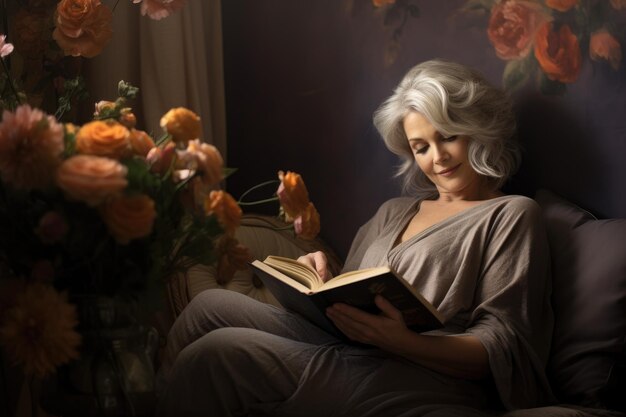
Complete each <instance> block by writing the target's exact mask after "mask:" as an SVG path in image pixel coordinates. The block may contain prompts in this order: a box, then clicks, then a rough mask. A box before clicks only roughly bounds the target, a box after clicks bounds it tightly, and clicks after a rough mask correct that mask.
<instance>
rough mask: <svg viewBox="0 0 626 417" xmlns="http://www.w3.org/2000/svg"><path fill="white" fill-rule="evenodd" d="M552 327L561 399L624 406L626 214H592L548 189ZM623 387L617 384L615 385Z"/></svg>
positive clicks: (553, 373)
mask: <svg viewBox="0 0 626 417" xmlns="http://www.w3.org/2000/svg"><path fill="white" fill-rule="evenodd" d="M535 200H536V201H537V202H538V203H539V205H540V206H541V207H542V209H543V213H544V218H545V220H546V227H547V231H548V238H549V242H550V249H551V256H552V268H553V270H552V273H553V296H552V300H553V308H554V314H555V328H554V337H553V342H552V353H551V357H550V361H549V363H548V373H549V377H550V378H551V381H552V384H553V388H554V391H555V393H556V394H557V396H559V399H560V400H561V401H565V402H570V403H576V404H583V405H588V406H594V407H606V408H620V409H621V408H623V406H624V399H623V394H626V392H620V391H623V389H624V388H623V387H624V386H626V385H623V384H624V360H625V352H626V350H625V349H626V219H610V220H598V219H596V218H595V217H594V216H593V215H591V214H590V213H589V212H587V211H585V210H583V209H581V208H580V207H577V206H576V205H574V204H572V203H570V202H568V201H566V200H564V199H562V198H560V197H558V196H556V195H555V194H553V193H551V192H549V191H547V190H540V191H539V192H538V193H537V195H536V197H535ZM620 386H621V387H620Z"/></svg>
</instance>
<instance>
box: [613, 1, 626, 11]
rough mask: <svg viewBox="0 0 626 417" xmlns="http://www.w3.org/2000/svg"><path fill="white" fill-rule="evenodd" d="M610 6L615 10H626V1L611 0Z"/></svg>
mask: <svg viewBox="0 0 626 417" xmlns="http://www.w3.org/2000/svg"><path fill="white" fill-rule="evenodd" d="M611 6H613V8H614V9H617V10H620V9H626V0H611Z"/></svg>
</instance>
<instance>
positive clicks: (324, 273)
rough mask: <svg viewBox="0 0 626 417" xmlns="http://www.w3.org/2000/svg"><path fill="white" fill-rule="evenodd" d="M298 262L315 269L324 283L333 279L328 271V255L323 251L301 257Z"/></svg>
mask: <svg viewBox="0 0 626 417" xmlns="http://www.w3.org/2000/svg"><path fill="white" fill-rule="evenodd" d="M297 261H298V262H302V263H303V264H305V265H308V266H310V267H311V268H313V269H315V270H316V271H317V273H318V274H319V276H320V277H321V278H322V281H324V282H326V281H328V280H329V279H331V278H332V277H333V276H332V275H331V274H330V271H329V270H328V259H326V254H325V253H324V252H322V251H317V252H312V253H307V254H306V255H303V256H301V257H299V258H298V259H297Z"/></svg>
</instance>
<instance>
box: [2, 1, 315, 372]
mask: <svg viewBox="0 0 626 417" xmlns="http://www.w3.org/2000/svg"><path fill="white" fill-rule="evenodd" d="M133 3H140V4H139V6H140V7H141V9H140V10H141V13H142V14H145V15H147V16H149V17H150V18H153V19H161V18H163V17H166V16H168V15H169V14H170V13H172V12H174V11H176V10H178V9H180V8H181V7H182V6H183V5H184V3H185V1H184V0H143V1H142V0H133ZM116 4H117V3H116ZM14 5H15V6H16V8H14V9H12V10H11V11H12V12H15V14H14V15H12V23H13V24H14V27H13V29H15V30H14V32H15V36H14V39H15V40H16V43H15V45H16V46H15V47H14V45H13V44H12V43H10V42H9V41H8V39H7V37H6V36H5V35H3V34H1V33H0V64H1V65H2V70H0V111H1V112H2V114H1V119H0V286H1V288H0V345H2V346H3V347H4V348H5V351H6V352H7V354H8V356H9V357H10V358H11V359H12V360H13V361H15V362H17V363H21V364H22V365H23V367H24V370H25V372H26V374H29V375H33V376H37V377H44V376H46V375H48V374H50V373H52V372H54V371H55V370H56V368H57V367H58V366H59V365H61V364H64V363H67V362H69V361H70V360H72V359H74V358H77V357H78V356H79V346H80V345H81V336H83V335H81V327H80V326H79V324H80V323H79V320H80V318H79V315H78V314H77V309H76V307H75V303H76V302H77V300H80V299H81V297H93V296H107V297H113V296H115V297H118V298H119V297H124V298H128V297H131V298H136V297H137V296H138V295H139V294H142V293H145V292H149V291H152V292H153V293H154V292H155V291H158V292H159V293H160V292H162V291H163V288H164V282H165V280H167V278H168V277H171V276H173V275H174V274H176V273H179V272H183V271H186V270H187V269H188V268H189V267H190V266H191V265H194V264H207V265H208V264H215V265H216V266H217V270H218V275H219V276H220V277H221V279H222V280H223V281H227V280H228V279H229V277H232V275H233V274H234V273H235V271H236V270H238V269H242V268H246V267H247V262H248V261H249V260H250V255H249V252H248V250H247V249H246V248H245V247H244V246H242V245H241V244H239V242H238V241H237V239H236V238H235V230H236V228H237V227H238V225H239V222H240V217H241V214H242V211H241V208H240V205H241V206H243V205H247V204H254V203H255V202H251V203H248V202H246V203H244V202H242V201H241V200H242V198H243V197H244V196H243V195H242V198H241V199H240V200H239V201H236V200H235V199H234V198H233V197H232V196H231V195H230V194H228V193H227V192H225V191H224V190H222V189H221V188H220V186H221V184H222V181H223V180H224V179H225V178H226V177H227V176H228V175H230V174H231V173H232V172H233V171H234V170H230V169H227V168H225V167H224V164H223V160H222V156H221V155H220V153H219V152H218V150H217V149H216V148H215V147H214V146H211V145H209V144H207V143H204V142H203V141H202V132H201V124H200V118H199V116H198V115H196V114H195V113H194V112H192V111H190V110H188V109H186V108H175V109H172V110H170V111H169V112H167V113H166V114H165V115H163V117H162V119H161V123H160V124H161V127H162V128H163V134H162V135H161V136H160V137H158V138H157V137H156V136H152V135H150V134H148V133H147V132H145V131H142V130H140V129H138V128H137V126H136V117H135V115H134V113H133V110H132V108H131V107H130V106H129V101H130V100H132V99H133V98H135V96H136V95H137V93H138V91H137V88H135V87H133V86H132V85H129V84H127V83H125V82H123V81H122V82H120V84H119V86H118V95H119V97H118V98H117V99H116V100H114V101H100V102H98V103H97V104H96V105H95V112H94V116H93V120H91V121H89V122H87V123H84V124H82V126H78V125H74V124H72V123H63V122H61V121H60V120H61V117H62V115H63V114H64V113H66V112H67V111H68V110H69V108H70V107H71V105H74V103H75V102H76V98H77V97H78V96H80V95H82V93H81V91H83V90H84V88H83V86H82V84H81V82H80V80H69V81H68V79H67V78H68V74H67V73H66V72H63V71H61V72H58V71H56V69H55V68H57V69H58V68H64V69H67V68H68V65H66V64H65V62H66V58H70V59H72V58H73V57H76V56H77V57H81V56H84V57H91V56H95V55H97V54H99V53H100V51H101V50H102V48H103V47H104V46H105V45H106V43H107V42H108V40H109V38H110V35H111V30H110V24H111V16H112V9H109V8H108V7H107V6H106V5H105V4H103V3H102V2H101V1H100V0H61V1H57V0H50V1H49V0H28V1H24V2H19V4H18V3H15V4H14ZM9 6H10V4H9ZM6 7H7V3H6V2H5V1H2V2H1V3H0V9H2V10H0V11H1V12H3V13H2V15H3V16H6V15H7V14H6V13H4V12H6V11H7V10H6ZM114 8H115V7H113V9H114ZM51 9H54V13H51ZM13 17H15V19H13ZM4 23H5V25H4V26H5V31H6V26H7V24H6V21H5V22H4ZM50 23H52V24H50ZM52 40H54V41H55V42H52ZM50 45H55V47H54V48H51V47H50ZM16 52H17V53H18V56H17V57H16V58H17V59H15V60H14V61H13V62H12V63H13V64H14V65H13V71H11V68H10V67H9V65H8V62H6V61H7V60H8V56H9V55H10V54H13V53H16ZM13 56H15V55H13ZM76 59H79V58H76ZM30 60H34V61H30ZM70 66H71V65H70ZM31 73H36V76H35V77H34V78H33V77H32V74H31ZM15 74H17V75H16V76H14V75H15ZM15 77H17V78H15ZM59 86H60V88H59ZM49 87H54V88H53V89H54V90H55V94H53V95H54V96H55V100H53V103H52V105H51V106H48V107H46V108H47V109H48V108H49V110H48V112H49V113H53V112H54V115H48V114H46V112H44V111H43V110H41V108H42V106H43V105H44V104H45V105H50V104H51V103H50V102H49V101H46V100H42V99H41V95H42V94H45V93H44V91H46V90H48V89H49ZM27 103H28V104H27ZM278 182H280V186H279V189H278V190H277V195H276V196H273V197H272V198H270V199H266V200H263V202H266V201H273V200H280V202H281V211H280V215H281V216H283V218H284V219H285V220H287V221H288V222H292V223H293V226H292V227H293V228H294V230H295V233H297V235H298V236H300V237H301V238H305V239H312V238H314V237H315V236H316V235H317V233H318V232H319V214H318V213H317V210H315V207H314V206H313V204H312V203H311V202H310V201H309V197H308V192H307V190H306V187H305V186H304V182H303V181H302V178H301V177H300V176H299V175H298V174H296V173H293V172H287V173H282V172H280V173H279V179H278V180H275V181H270V182H269V183H278ZM265 184H267V183H265ZM253 188H256V187H253ZM83 339H84V338H83ZM83 342H84V340H83Z"/></svg>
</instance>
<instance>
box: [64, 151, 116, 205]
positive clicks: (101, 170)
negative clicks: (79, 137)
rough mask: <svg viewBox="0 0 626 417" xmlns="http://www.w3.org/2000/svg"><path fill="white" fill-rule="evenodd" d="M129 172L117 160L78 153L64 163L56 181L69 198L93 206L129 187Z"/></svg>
mask: <svg viewBox="0 0 626 417" xmlns="http://www.w3.org/2000/svg"><path fill="white" fill-rule="evenodd" d="M127 171H128V170H127V168H126V167H125V166H124V165H122V164H120V163H119V162H117V161H116V160H114V159H109V158H102V157H99V156H91V155H76V156H73V157H71V158H69V159H66V160H65V161H64V162H63V163H62V164H61V166H60V167H59V169H58V171H57V176H56V180H57V184H58V186H59V187H60V188H61V189H62V190H63V191H64V192H65V194H66V195H67V196H68V197H69V198H73V199H75V200H78V201H82V202H84V203H85V204H87V205H89V206H92V207H93V206H97V205H99V204H100V203H102V202H104V201H105V200H106V199H107V198H109V197H112V196H115V195H117V194H119V193H120V192H121V191H122V190H123V189H124V188H125V187H126V185H127V184H128V181H127V180H126V173H127Z"/></svg>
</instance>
